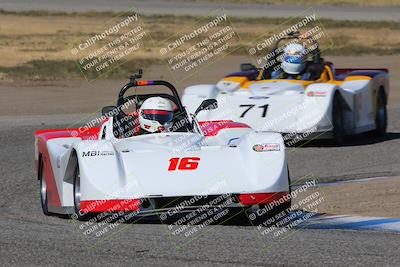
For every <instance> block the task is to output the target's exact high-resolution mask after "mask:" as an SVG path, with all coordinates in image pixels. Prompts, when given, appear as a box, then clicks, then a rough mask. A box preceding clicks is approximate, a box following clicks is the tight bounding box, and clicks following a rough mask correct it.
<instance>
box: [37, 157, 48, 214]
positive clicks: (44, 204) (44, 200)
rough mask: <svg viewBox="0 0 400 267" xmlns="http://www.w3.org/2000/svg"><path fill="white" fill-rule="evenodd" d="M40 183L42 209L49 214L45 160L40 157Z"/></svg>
mask: <svg viewBox="0 0 400 267" xmlns="http://www.w3.org/2000/svg"><path fill="white" fill-rule="evenodd" d="M39 184H40V205H41V206H42V211H43V214H44V215H47V216H49V215H50V212H49V207H48V198H47V183H46V177H45V173H44V162H43V159H42V158H40V161H39Z"/></svg>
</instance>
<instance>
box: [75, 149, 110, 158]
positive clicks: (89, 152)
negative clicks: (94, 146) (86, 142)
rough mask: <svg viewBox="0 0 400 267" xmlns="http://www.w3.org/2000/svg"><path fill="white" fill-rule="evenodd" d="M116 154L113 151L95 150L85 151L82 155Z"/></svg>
mask: <svg viewBox="0 0 400 267" xmlns="http://www.w3.org/2000/svg"><path fill="white" fill-rule="evenodd" d="M112 155H114V152H113V151H99V150H93V151H86V152H85V151H84V152H83V153H82V157H94V156H112Z"/></svg>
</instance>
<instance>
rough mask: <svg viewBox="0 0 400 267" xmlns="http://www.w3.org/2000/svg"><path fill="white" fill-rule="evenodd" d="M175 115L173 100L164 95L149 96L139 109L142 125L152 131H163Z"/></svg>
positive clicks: (146, 129) (144, 128)
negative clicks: (163, 96)
mask: <svg viewBox="0 0 400 267" xmlns="http://www.w3.org/2000/svg"><path fill="white" fill-rule="evenodd" d="M173 116H174V113H173V107H172V103H171V101H169V100H167V99H165V98H162V97H158V96H157V97H150V98H147V99H146V100H145V101H144V102H143V104H142V105H141V107H140V109H139V124H140V127H141V128H142V129H143V130H145V131H147V132H150V133H155V132H157V131H162V130H164V129H165V128H167V127H168V126H169V123H170V122H171V120H172V117H173Z"/></svg>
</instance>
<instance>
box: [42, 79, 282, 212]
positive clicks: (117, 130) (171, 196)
mask: <svg viewBox="0 0 400 267" xmlns="http://www.w3.org/2000/svg"><path fill="white" fill-rule="evenodd" d="M136 79H137V77H133V78H132V80H131V82H130V83H128V84H126V85H125V86H124V87H123V88H122V90H121V91H120V93H119V96H118V104H117V106H115V107H114V106H108V107H105V108H103V116H104V117H105V118H104V121H103V122H102V123H101V125H100V127H95V128H85V127H81V128H77V129H64V130H60V129H58V130H41V131H37V132H36V133H35V160H36V168H37V175H38V179H39V181H40V198H41V205H42V209H43V212H44V214H46V215H49V214H74V216H76V217H77V218H78V219H87V215H88V214H91V215H92V214H96V213H103V212H105V213H114V212H130V213H137V214H138V215H141V214H154V213H155V211H157V212H162V211H165V210H167V209H169V208H171V206H175V205H178V206H179V211H187V210H190V209H194V208H196V207H199V206H206V205H208V206H207V207H209V208H212V207H213V205H214V204H215V205H219V204H220V203H218V202H215V201H214V200H215V199H216V198H217V197H218V196H221V195H224V196H229V197H230V198H231V203H228V204H227V206H228V207H229V208H234V207H238V208H243V207H250V208H259V207H260V206H262V205H267V204H269V203H272V202H274V201H275V202H276V201H277V200H281V199H282V197H284V201H281V202H279V203H280V205H279V206H280V208H282V207H285V208H287V207H290V198H288V197H287V196H288V194H289V192H290V186H289V183H290V181H289V174H288V168H287V163H286V159H285V147H284V143H283V139H282V137H281V135H280V134H277V133H267V132H264V133H256V132H254V130H252V129H251V128H250V127H249V126H247V125H245V124H242V123H236V122H232V121H211V122H202V123H198V122H197V120H196V118H195V116H196V115H197V113H199V112H200V113H201V112H204V111H202V110H203V109H210V108H215V104H216V101H215V100H206V101H203V102H202V104H201V105H200V106H199V108H198V109H197V112H194V115H189V113H187V112H186V110H185V108H184V107H183V105H182V103H181V101H180V99H179V96H178V93H177V91H176V90H175V88H174V87H173V85H171V84H170V83H168V82H166V81H144V80H141V81H137V80H136ZM142 86H158V87H160V86H162V87H167V88H168V89H169V90H170V91H171V94H170V93H158V94H156V93H154V92H152V93H147V94H145V93H142V92H143V89H144V88H142ZM131 88H132V89H134V90H135V91H134V92H135V94H127V92H128V91H129V89H131ZM154 96H161V97H163V98H167V99H169V100H170V101H171V102H173V103H174V105H175V113H174V114H175V116H174V120H173V127H172V128H173V129H174V130H173V131H168V132H162V133H153V134H144V135H137V136H136V135H135V134H134V131H131V130H132V129H133V128H135V127H136V126H137V125H136V121H137V120H136V118H135V116H136V115H135V113H128V114H126V113H125V111H124V105H126V104H127V103H128V102H130V101H131V102H132V101H133V102H134V103H135V104H136V105H138V106H137V108H138V107H139V106H140V104H141V103H143V101H144V100H145V99H147V98H149V97H154ZM121 133H124V134H123V135H121ZM192 200H193V201H192ZM171 203H173V204H171ZM182 203H183V204H182ZM210 203H211V204H210ZM276 203H278V202H276Z"/></svg>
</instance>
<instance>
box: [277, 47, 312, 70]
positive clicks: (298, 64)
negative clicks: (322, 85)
mask: <svg viewBox="0 0 400 267" xmlns="http://www.w3.org/2000/svg"><path fill="white" fill-rule="evenodd" d="M305 58H306V49H305V48H304V46H302V45H301V44H293V43H292V44H288V45H287V46H286V47H285V49H284V53H283V61H282V64H281V66H282V69H283V71H284V72H286V73H288V74H299V73H301V72H302V71H303V69H304V67H305V65H306V64H305Z"/></svg>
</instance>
